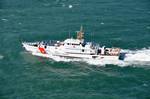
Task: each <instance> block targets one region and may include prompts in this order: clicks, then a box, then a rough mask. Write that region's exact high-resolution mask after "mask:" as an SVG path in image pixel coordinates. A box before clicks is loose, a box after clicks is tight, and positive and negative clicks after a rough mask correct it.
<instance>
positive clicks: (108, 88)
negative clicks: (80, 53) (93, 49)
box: [0, 0, 150, 99]
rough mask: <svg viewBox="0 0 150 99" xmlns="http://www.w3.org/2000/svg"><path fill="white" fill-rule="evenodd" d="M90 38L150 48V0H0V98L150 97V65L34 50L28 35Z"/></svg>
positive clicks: (131, 47)
mask: <svg viewBox="0 0 150 99" xmlns="http://www.w3.org/2000/svg"><path fill="white" fill-rule="evenodd" d="M81 25H83V27H84V30H85V38H86V40H87V41H92V42H96V43H100V44H101V45H106V46H109V47H111V46H115V47H120V48H122V49H127V50H141V49H143V48H145V49H147V50H149V47H150V0H0V99H150V65H149V64H148V63H147V64H136V65H133V64H134V63H133V64H129V65H127V66H124V67H122V66H119V65H114V64H112V65H107V64H106V65H105V66H100V65H92V64H88V63H84V62H56V61H54V60H51V59H46V58H40V57H36V56H32V55H30V54H29V53H27V52H26V51H25V50H24V49H23V48H22V45H21V43H22V42H23V41H41V40H49V39H53V40H64V39H65V38H67V37H69V36H70V35H71V36H73V37H75V35H76V34H75V31H77V30H79V28H80V26H81Z"/></svg>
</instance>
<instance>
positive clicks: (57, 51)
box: [22, 43, 123, 61]
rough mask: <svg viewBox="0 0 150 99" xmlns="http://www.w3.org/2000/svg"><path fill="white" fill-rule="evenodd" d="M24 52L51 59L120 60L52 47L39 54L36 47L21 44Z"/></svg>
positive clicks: (108, 56)
mask: <svg viewBox="0 0 150 99" xmlns="http://www.w3.org/2000/svg"><path fill="white" fill-rule="evenodd" d="M22 44H23V47H24V48H25V49H26V51H28V52H30V53H32V55H35V56H40V57H46V58H52V57H53V56H59V57H65V58H79V59H96V60H106V61H116V60H120V59H119V55H114V56H113V55H112V56H110V55H86V54H73V53H65V52H62V51H60V49H56V48H55V47H54V46H47V48H46V49H45V51H46V53H41V52H40V50H39V48H38V47H35V46H31V45H29V44H28V43H22ZM122 60H123V58H122Z"/></svg>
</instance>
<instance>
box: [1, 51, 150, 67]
mask: <svg viewBox="0 0 150 99" xmlns="http://www.w3.org/2000/svg"><path fill="white" fill-rule="evenodd" d="M122 52H125V53H126V56H125V59H124V60H123V61H122V60H116V61H110V60H109V61H107V60H96V59H76V58H72V59H70V58H65V57H59V56H53V55H46V56H45V55H44V56H43V54H41V53H38V54H37V53H34V54H33V55H36V56H43V57H47V58H51V59H52V60H54V61H57V62H85V63H87V64H90V65H96V66H106V65H109V64H111V65H118V66H120V67H125V66H130V65H132V66H141V65H142V66H147V65H150V48H143V49H137V50H129V49H123V50H122ZM23 56H24V55H23ZM25 56H26V57H30V56H28V55H25ZM2 58H3V56H0V59H2ZM31 60H32V59H31Z"/></svg>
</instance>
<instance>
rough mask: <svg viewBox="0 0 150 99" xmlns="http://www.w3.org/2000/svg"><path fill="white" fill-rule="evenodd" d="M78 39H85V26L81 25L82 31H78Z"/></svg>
mask: <svg viewBox="0 0 150 99" xmlns="http://www.w3.org/2000/svg"><path fill="white" fill-rule="evenodd" d="M77 39H79V40H83V39H84V31H83V26H82V25H81V27H80V31H78V32H77Z"/></svg>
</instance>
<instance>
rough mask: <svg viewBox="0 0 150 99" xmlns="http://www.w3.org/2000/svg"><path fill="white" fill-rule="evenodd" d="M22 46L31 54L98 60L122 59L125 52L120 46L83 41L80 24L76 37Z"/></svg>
mask: <svg viewBox="0 0 150 99" xmlns="http://www.w3.org/2000/svg"><path fill="white" fill-rule="evenodd" d="M22 44H23V47H24V48H25V49H26V50H27V51H28V52H31V53H32V55H36V56H41V57H47V58H52V57H53V56H59V57H66V58H81V59H98V60H108V61H109V60H111V61H113V60H114V61H116V60H124V57H125V53H121V52H120V51H121V49H120V48H106V47H105V46H102V47H100V46H99V45H98V44H97V45H93V44H92V43H91V42H85V41H84V32H83V28H82V26H81V28H80V31H78V32H77V38H76V39H74V38H68V39H66V40H64V41H49V42H44V41H42V42H23V43H22Z"/></svg>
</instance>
